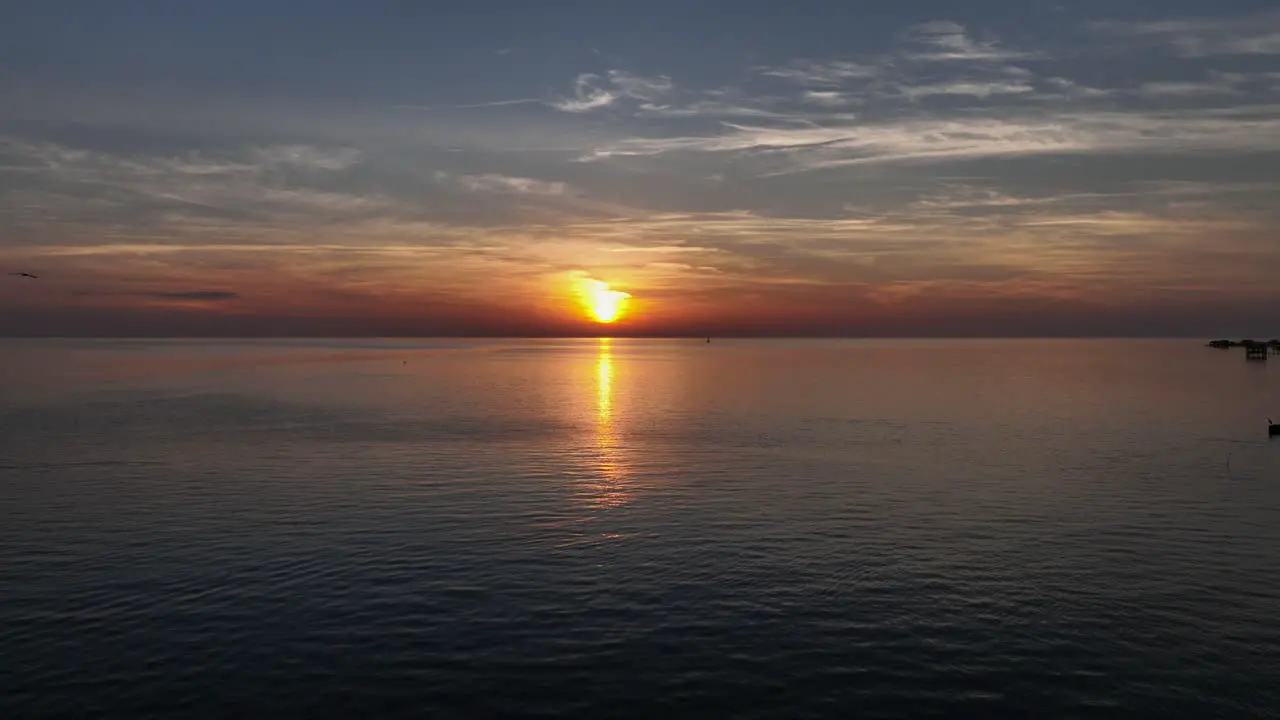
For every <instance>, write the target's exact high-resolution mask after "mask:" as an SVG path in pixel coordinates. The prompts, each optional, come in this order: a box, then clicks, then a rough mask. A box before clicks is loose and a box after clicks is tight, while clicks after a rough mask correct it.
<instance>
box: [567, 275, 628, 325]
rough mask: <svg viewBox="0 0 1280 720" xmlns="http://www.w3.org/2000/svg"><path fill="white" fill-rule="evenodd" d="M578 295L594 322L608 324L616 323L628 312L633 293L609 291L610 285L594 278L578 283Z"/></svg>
mask: <svg viewBox="0 0 1280 720" xmlns="http://www.w3.org/2000/svg"><path fill="white" fill-rule="evenodd" d="M578 294H579V295H580V296H581V298H582V304H583V306H584V307H585V308H586V310H587V313H588V314H589V315H590V316H591V319H592V320H595V321H596V322H598V323H604V324H608V323H611V322H616V321H617V320H618V319H619V318H621V317H622V316H623V314H624V313H625V312H626V306H627V300H629V299H630V298H631V293H625V292H622V291H621V290H611V289H609V283H607V282H603V281H601V280H595V279H592V278H582V279H580V280H579V281H578Z"/></svg>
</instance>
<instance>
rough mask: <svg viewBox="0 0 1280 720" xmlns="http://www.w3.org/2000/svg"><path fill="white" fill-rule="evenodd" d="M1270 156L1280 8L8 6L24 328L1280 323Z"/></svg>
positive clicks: (1221, 327) (333, 330)
mask: <svg viewBox="0 0 1280 720" xmlns="http://www.w3.org/2000/svg"><path fill="white" fill-rule="evenodd" d="M1278 161H1280V11H1277V10H1276V9H1274V7H1273V6H1272V4H1271V3H1264V2H1252V1H1245V0H1233V1H1231V2H1216V3H1210V2H1206V1H1199V2H1190V1H1188V0H1174V1H1166V2H1136V1H1135V2H1123V3H1118V2H1114V1H1113V2H1068V1H1066V0H1060V1H1057V2H1052V1H1043V2H1042V1H1040V0H1027V1H1025V2H993V1H988V2H965V3H954V2H941V1H938V2H903V3H874V4H873V3H854V2H817V1H808V2H806V1H803V0H800V1H797V2H791V3H783V2H762V1H759V0H755V1H751V0H739V1H738V2H685V3H677V2H621V1H613V2H609V1H603V0H600V1H595V2H586V1H584V2H554V1H548V2H537V3H535V2H513V1H509V2H469V3H448V4H446V3H409V2H362V3H355V2H341V3H340V2H320V1H316V2H310V3H305V4H303V3H284V2H264V1H262V0H259V1H258V2H252V3H251V2H241V1H239V0H231V1H224V2H218V3H211V2H179V1H175V2H142V1H139V0H134V1H130V0H117V1H115V2H110V3H106V2H89V1H86V0H64V1H61V2H46V3H8V4H5V6H4V7H3V9H0V266H3V267H4V268H5V270H6V272H18V271H26V272H33V273H36V274H38V275H40V278H39V279H38V280H31V279H30V278H21V277H17V276H12V275H6V276H5V277H6V279H7V281H6V282H4V283H3V285H2V286H0V308H2V309H3V310H4V311H3V312H0V333H45V334H84V333H96V334H121V333H124V334H183V335H198V334H264V333H267V334H271V333H280V334H350V333H358V334H530V333H532V334H545V333H552V334H556V333H579V332H594V331H595V330H596V329H594V328H593V327H592V326H591V324H590V322H589V321H588V319H587V315H586V313H585V312H584V310H583V309H582V308H581V307H580V305H581V302H582V300H583V298H582V291H583V289H584V288H586V289H587V290H589V289H590V288H591V287H592V282H593V281H599V282H604V283H609V284H610V285H611V286H612V287H613V288H614V289H616V290H621V291H624V292H627V293H629V294H630V295H631V298H630V299H629V300H628V301H627V309H626V313H625V315H624V317H623V319H622V320H621V321H620V322H619V323H618V324H617V325H614V326H611V327H610V328H609V330H610V331H611V332H616V333H619V334H621V333H632V332H634V333H657V334H663V333H700V332H704V331H717V332H720V333H721V334H728V333H735V332H740V333H765V334H807V333H816V334H854V335H856V334H875V335H886V334H888V335H895V334H896V335H921V334H924V335H929V334H942V335H950V334H977V335H1006V334H1053V335H1056V334H1203V333H1210V334H1267V333H1270V334H1275V333H1277V332H1280V330H1277V329H1276V326H1278V325H1280V311H1278V310H1276V308H1277V307H1278V306H1280V286H1278V285H1277V278H1278V277H1280V232H1278V230H1277V228H1280V223H1278V222H1277V221H1278V220H1280V210H1277V204H1276V198H1277V197H1280V194H1277V190H1278V189H1280V162H1278ZM595 286H596V287H599V285H598V284H597V285H595Z"/></svg>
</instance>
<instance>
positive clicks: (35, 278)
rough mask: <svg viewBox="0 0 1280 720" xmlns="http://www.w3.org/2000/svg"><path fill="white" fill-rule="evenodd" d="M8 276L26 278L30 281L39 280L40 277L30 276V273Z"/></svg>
mask: <svg viewBox="0 0 1280 720" xmlns="http://www.w3.org/2000/svg"><path fill="white" fill-rule="evenodd" d="M9 274H10V275H13V276H14V277H26V278H31V279H32V280H39V279H40V276H39V275H32V274H31V273H23V272H17V273H9Z"/></svg>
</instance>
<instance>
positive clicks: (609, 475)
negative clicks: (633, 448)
mask: <svg viewBox="0 0 1280 720" xmlns="http://www.w3.org/2000/svg"><path fill="white" fill-rule="evenodd" d="M614 374H615V373H614V361H613V340H611V339H610V338H600V346H599V349H598V351H597V353H596V373H595V375H596V422H595V444H596V471H597V475H598V477H597V479H596V481H595V482H594V483H593V485H592V488H591V491H592V503H591V504H592V506H593V507H597V508H610V507H617V506H619V505H623V504H625V503H626V502H627V501H629V500H630V499H631V492H630V489H629V488H628V483H627V476H626V471H625V468H624V466H623V461H622V457H621V453H620V451H619V442H618V439H619V433H618V427H617V424H618V420H617V419H616V418H615V417H614V401H613V393H614V379H615V378H614Z"/></svg>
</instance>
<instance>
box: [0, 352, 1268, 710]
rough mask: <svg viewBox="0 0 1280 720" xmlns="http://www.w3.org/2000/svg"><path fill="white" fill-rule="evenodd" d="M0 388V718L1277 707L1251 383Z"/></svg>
mask: <svg viewBox="0 0 1280 720" xmlns="http://www.w3.org/2000/svg"><path fill="white" fill-rule="evenodd" d="M0 369H2V371H0V716H3V717H6V718H14V717H37V716H38V717H45V716H66V717H75V716H80V717H94V718H102V717H141V716H148V715H150V716H156V717H192V716H218V717H244V716H248V715H258V716H271V717H281V716H286V715H305V716H309V717H320V716H341V715H359V716H365V717H392V716H422V717H440V718H447V717H458V718H485V717H499V716H524V717H645V718H660V717H742V718H756V717H761V718H763V717H779V718H803V717H929V716H936V717H962V716H979V717H1082V718H1087V717H1146V716H1164V717H1194V718H1208V717H1241V718H1244V717H1265V716H1277V715H1280V438H1278V439H1277V440H1276V441H1269V440H1268V438H1267V437H1266V425H1265V421H1264V418H1265V417H1266V416H1267V415H1268V414H1270V415H1272V416H1273V417H1277V418H1278V419H1280V358H1273V359H1272V360H1271V361H1269V362H1265V363H1247V362H1246V361H1245V360H1244V358H1243V356H1242V354H1241V353H1240V351H1231V352H1225V351H1215V350H1210V349H1206V348H1203V347H1200V344H1199V343H1198V342H1196V341H1185V340H1180V341H928V342H926V341H877V342H846V341H768V342H764V341H734V340H722V341H715V342H713V343H712V344H710V345H707V344H705V343H703V342H700V341H629V340H614V341H595V340H588V341H551V342H546V341H474V342H473V341H411V340H395V341H318V340H312V341H271V342H224V341H218V342H213V341H182V342H150V341H68V340H62V341H6V342H4V343H0ZM1157 714H1158V715H1157Z"/></svg>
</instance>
